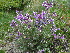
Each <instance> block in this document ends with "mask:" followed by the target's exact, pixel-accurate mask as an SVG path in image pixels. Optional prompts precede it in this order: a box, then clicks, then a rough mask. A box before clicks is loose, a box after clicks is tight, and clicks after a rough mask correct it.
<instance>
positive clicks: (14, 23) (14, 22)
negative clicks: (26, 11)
mask: <svg viewBox="0 0 70 53" xmlns="http://www.w3.org/2000/svg"><path fill="white" fill-rule="evenodd" d="M10 26H12V27H15V26H18V24H16V21H14V20H12V22H11V23H10Z"/></svg>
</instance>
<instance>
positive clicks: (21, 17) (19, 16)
mask: <svg viewBox="0 0 70 53" xmlns="http://www.w3.org/2000/svg"><path fill="white" fill-rule="evenodd" d="M14 18H16V19H18V20H20V21H21V20H23V19H24V17H23V15H22V14H18V15H17V16H16V17H14Z"/></svg>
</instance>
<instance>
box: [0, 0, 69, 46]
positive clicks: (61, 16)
mask: <svg viewBox="0 0 70 53" xmlns="http://www.w3.org/2000/svg"><path fill="white" fill-rule="evenodd" d="M43 1H45V0H0V40H1V41H0V44H3V45H6V44H7V43H5V42H4V41H5V39H4V38H6V37H7V33H6V32H8V31H9V30H10V29H11V27H10V25H9V24H10V22H11V20H12V19H13V17H15V15H16V13H15V11H16V10H19V11H21V10H22V11H23V14H26V13H29V14H31V13H32V12H33V11H38V12H39V11H41V10H42V9H43V10H44V7H41V5H42V2H43ZM49 1H51V0H49ZM54 3H55V4H54V6H55V8H51V11H50V12H56V13H57V14H58V17H57V18H56V20H57V21H55V22H56V25H57V27H60V28H62V30H63V31H65V30H68V32H67V33H66V32H65V33H64V34H65V35H67V37H68V39H69V38H70V6H69V5H70V0H54ZM62 20H63V22H66V23H67V24H64V23H63V22H62ZM7 38H9V37H7ZM68 42H70V39H69V41H68Z"/></svg>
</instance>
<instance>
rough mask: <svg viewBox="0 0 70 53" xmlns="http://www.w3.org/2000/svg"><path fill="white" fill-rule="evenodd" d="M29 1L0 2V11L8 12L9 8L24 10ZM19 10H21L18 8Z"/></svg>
mask: <svg viewBox="0 0 70 53" xmlns="http://www.w3.org/2000/svg"><path fill="white" fill-rule="evenodd" d="M28 2H30V0H0V9H1V10H2V9H3V10H9V9H11V8H20V7H21V6H22V7H23V8H24V6H25V5H27V3H28ZM20 9H21V8H20Z"/></svg>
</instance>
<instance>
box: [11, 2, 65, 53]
mask: <svg viewBox="0 0 70 53" xmlns="http://www.w3.org/2000/svg"><path fill="white" fill-rule="evenodd" d="M42 6H44V7H46V10H42V12H34V11H33V15H30V14H28V13H27V14H25V15H22V13H21V11H17V10H16V13H17V16H16V17H14V18H15V20H12V22H11V23H10V26H11V27H12V28H13V29H14V31H13V32H12V35H14V38H15V39H16V42H17V46H18V48H20V49H22V50H23V53H27V52H30V53H33V52H34V53H41V52H42V53H43V52H45V53H46V52H52V53H57V52H62V50H63V52H65V50H66V49H65V48H64V47H65V46H64V44H65V42H64V41H65V40H66V38H65V35H64V34H62V33H61V31H62V30H61V29H60V28H57V27H56V24H55V18H53V17H56V16H57V14H56V13H55V12H54V13H50V12H49V9H50V8H51V7H53V2H48V1H45V2H43V4H42Z"/></svg>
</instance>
